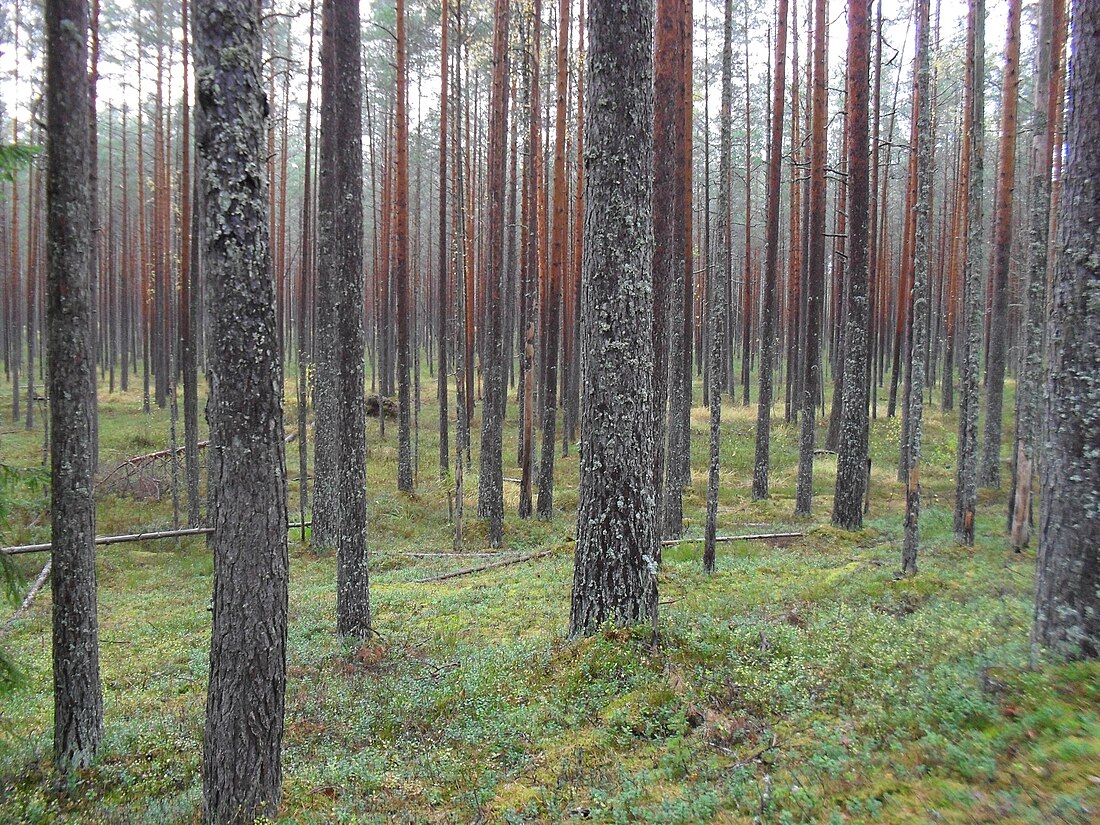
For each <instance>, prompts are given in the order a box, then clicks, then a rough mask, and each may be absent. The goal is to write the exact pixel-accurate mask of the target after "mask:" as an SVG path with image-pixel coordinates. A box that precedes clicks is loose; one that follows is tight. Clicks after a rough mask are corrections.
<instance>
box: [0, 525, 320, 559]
mask: <svg viewBox="0 0 1100 825" xmlns="http://www.w3.org/2000/svg"><path fill="white" fill-rule="evenodd" d="M312 523H313V522H309V521H307V522H305V523H304V524H302V523H301V522H298V523H295V524H288V525H287V529H288V530H295V529H298V528H300V527H309V526H310V525H312ZM213 532H214V528H213V527H185V528H183V529H180V530H152V531H149V532H147V533H127V534H126V535H122V536H96V538H95V544H124V543H126V542H131V541H155V540H157V539H174V538H182V537H184V536H208V535H210V534H211V533H213ZM52 549H53V543H52V542H44V543H42V544H19V545H16V546H14V547H4V548H3V549H0V555H4V556H20V555H23V554H24V553H46V552H49V551H50V550H52Z"/></svg>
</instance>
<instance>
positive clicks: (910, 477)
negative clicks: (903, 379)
mask: <svg viewBox="0 0 1100 825" xmlns="http://www.w3.org/2000/svg"><path fill="white" fill-rule="evenodd" d="M928 6H929V0H918V2H917V89H916V95H917V181H916V183H917V191H916V210H915V214H914V219H915V226H914V233H913V300H912V303H911V306H912V308H913V313H912V325H913V335H912V345H911V349H910V352H911V356H910V357H911V360H910V363H909V381H910V382H911V386H910V387H909V388H908V390H909V392H908V396H909V397H908V405H909V406H908V424H907V427H908V431H909V443H908V450H907V466H906V470H907V472H906V478H905V539H904V543H903V545H902V556H901V558H902V562H901V569H902V573H903V574H905V575H912V574H914V573H916V572H917V546H918V544H919V541H920V505H921V499H920V496H921V485H920V460H921V439H922V436H923V432H924V427H923V417H924V381H925V371H924V368H925V364H926V359H927V350H928V268H929V267H928V265H929V258H930V243H929V229H930V227H929V212H930V208H931V198H932V191H931V190H932V171H933V170H932V163H933V155H932V100H931V85H932V84H931V77H930V75H931V70H930V68H929V67H930V63H931V55H930V54H929V51H930V49H931V42H932V38H931V37H930V36H929V31H928V28H929V25H928V24H929V11H928Z"/></svg>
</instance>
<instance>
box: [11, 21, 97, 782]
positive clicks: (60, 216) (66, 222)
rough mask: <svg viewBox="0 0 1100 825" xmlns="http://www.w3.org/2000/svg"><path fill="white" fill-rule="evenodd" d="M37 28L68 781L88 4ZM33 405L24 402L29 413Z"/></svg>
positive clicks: (79, 727)
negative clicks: (41, 57) (42, 44)
mask: <svg viewBox="0 0 1100 825" xmlns="http://www.w3.org/2000/svg"><path fill="white" fill-rule="evenodd" d="M45 22H46V118H47V126H46V131H47V135H48V154H47V170H46V178H47V180H46V189H47V194H46V209H47V212H48V220H47V224H46V233H47V239H46V255H47V264H46V277H47V281H48V288H47V316H46V324H47V353H46V356H47V358H48V361H49V371H48V394H49V398H50V420H51V422H52V426H51V427H50V484H51V490H52V494H51V503H50V525H51V529H52V535H53V550H52V554H51V559H52V571H53V572H52V575H51V587H52V592H53V674H54V676H53V679H54V738H53V756H54V762H55V763H56V765H57V767H58V769H59V770H61V771H64V772H68V771H70V770H73V769H76V768H82V767H86V766H87V765H88V764H89V763H90V762H91V760H92V758H93V757H94V756H95V753H96V749H97V748H98V747H99V740H100V737H101V736H102V733H103V693H102V688H101V687H100V680H99V625H98V620H97V618H96V571H95V545H94V543H93V540H94V538H95V497H94V495H93V489H92V488H93V475H94V471H95V467H94V461H93V457H92V449H91V447H92V432H91V419H92V417H93V416H94V415H95V384H94V383H93V379H94V376H95V362H94V359H93V357H92V353H91V351H90V350H91V337H90V334H89V329H90V324H91V313H92V308H91V298H92V295H91V288H90V284H89V272H90V264H89V261H90V259H91V255H92V250H91V247H92V232H91V220H90V218H91V216H90V213H89V210H90V195H89V166H88V149H89V147H88V85H87V82H86V78H87V65H88V44H87V30H88V5H87V0H48V2H47V3H46V9H45ZM33 372H34V371H33V369H30V370H29V373H30V374H33ZM33 405H34V399H33V396H28V398H27V406H28V407H33Z"/></svg>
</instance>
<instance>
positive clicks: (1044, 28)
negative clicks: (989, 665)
mask: <svg viewBox="0 0 1100 825" xmlns="http://www.w3.org/2000/svg"><path fill="white" fill-rule="evenodd" d="M1064 9H1065V6H1064V4H1063V2H1062V0H1044V2H1041V3H1040V4H1039V15H1040V16H1039V44H1038V45H1039V49H1038V55H1037V57H1036V70H1035V90H1036V93H1035V107H1034V110H1033V113H1032V118H1031V128H1032V144H1031V185H1030V194H1029V197H1028V200H1029V202H1030V206H1031V208H1030V210H1029V214H1028V261H1027V287H1026V289H1027V294H1026V300H1025V301H1024V314H1025V322H1024V348H1023V353H1022V354H1021V357H1020V371H1019V374H1018V378H1017V381H1016V438H1015V450H1014V451H1013V462H1012V469H1013V477H1012V494H1011V495H1010V496H1009V498H1008V526H1009V531H1010V535H1011V539H1012V546H1013V548H1015V549H1016V550H1020V549H1021V548H1023V547H1025V546H1026V545H1027V543H1028V540H1029V538H1030V535H1031V524H1032V512H1031V511H1032V490H1034V488H1035V484H1036V481H1037V480H1038V472H1037V471H1038V464H1037V462H1036V457H1037V456H1036V452H1037V449H1036V448H1037V446H1038V442H1039V403H1040V400H1041V397H1042V396H1041V393H1040V386H1041V382H1042V366H1043V325H1044V324H1045V322H1046V308H1047V256H1048V249H1049V246H1050V244H1049V235H1048V229H1049V227H1050V172H1051V163H1052V153H1053V149H1054V123H1055V121H1056V120H1057V109H1058V107H1059V106H1060V103H1061V101H1060V100H1059V99H1058V96H1057V95H1056V94H1054V93H1053V90H1054V88H1055V87H1056V84H1057V78H1058V75H1059V66H1060V63H1061V54H1062V44H1061V43H1060V42H1058V41H1057V37H1058V34H1057V33H1058V32H1059V31H1061V28H1062V15H1063V14H1064V13H1065V12H1064Z"/></svg>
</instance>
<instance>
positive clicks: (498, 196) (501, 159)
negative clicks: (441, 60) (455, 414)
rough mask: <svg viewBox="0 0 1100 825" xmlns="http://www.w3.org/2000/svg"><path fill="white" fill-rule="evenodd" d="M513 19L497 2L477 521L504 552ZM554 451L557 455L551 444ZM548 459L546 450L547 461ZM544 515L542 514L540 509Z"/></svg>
mask: <svg viewBox="0 0 1100 825" xmlns="http://www.w3.org/2000/svg"><path fill="white" fill-rule="evenodd" d="M510 18H511V7H510V6H509V4H508V0H496V6H495V11H494V19H493V78H492V88H491V90H490V95H491V100H490V112H489V152H488V157H487V158H486V162H487V165H488V169H487V184H488V196H489V216H488V217H489V221H488V233H487V238H486V243H487V245H488V250H487V253H488V255H487V257H488V264H489V266H488V269H487V271H486V275H487V278H488V285H487V286H488V295H487V298H488V307H487V312H486V318H487V321H488V323H487V325H486V329H485V346H486V350H485V352H486V353H487V355H488V359H487V363H486V365H485V367H486V377H485V403H484V405H483V408H482V412H481V455H480V471H481V472H480V478H479V479H478V491H477V509H478V516H480V517H481V518H484V519H488V521H489V546H490V547H500V546H501V545H502V544H503V543H504V466H503V461H504V443H503V428H504V409H505V402H506V401H507V394H508V390H507V387H506V386H505V382H504V302H503V297H502V294H501V293H502V289H503V283H504V222H505V200H506V197H507V179H506V174H505V173H506V162H507V157H508V153H507V144H508V74H509V72H508V62H509V61H508V24H509V21H510ZM555 197H556V194H555ZM543 446H544V447H545V446H546V444H545V443H544V445H543ZM549 446H550V451H551V453H553V449H554V446H553V439H552V438H551V439H550V443H549ZM545 459H546V452H545V449H544V451H543V460H545ZM551 461H552V459H551ZM552 466H553V464H551V467H552ZM540 493H541V489H540ZM540 498H541V495H540ZM540 505H541V501H540ZM540 512H542V508H541V506H540Z"/></svg>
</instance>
